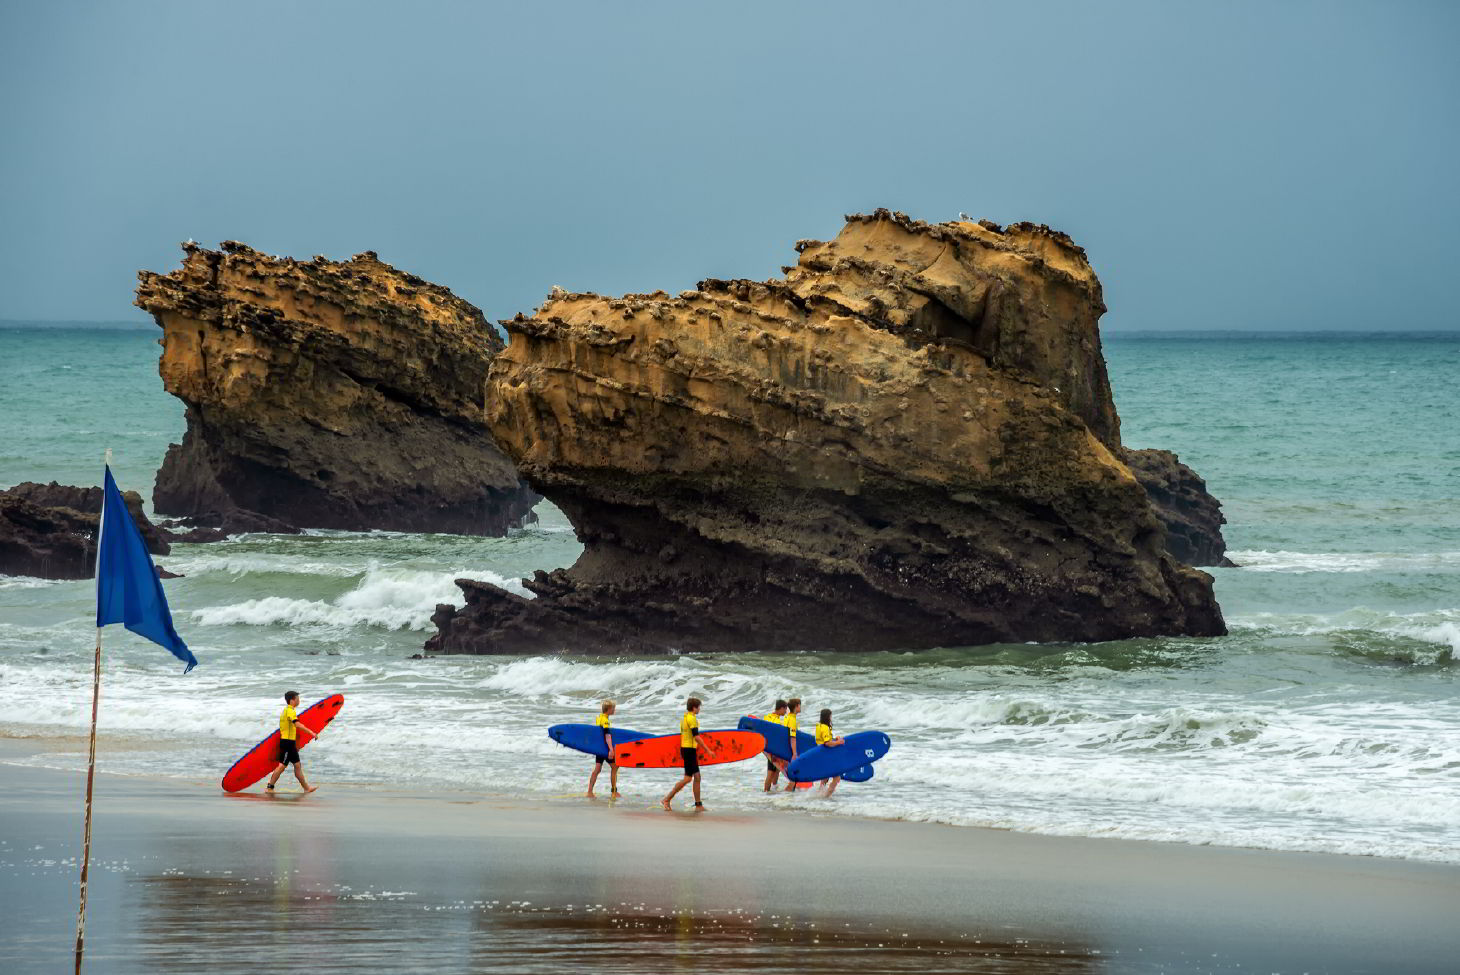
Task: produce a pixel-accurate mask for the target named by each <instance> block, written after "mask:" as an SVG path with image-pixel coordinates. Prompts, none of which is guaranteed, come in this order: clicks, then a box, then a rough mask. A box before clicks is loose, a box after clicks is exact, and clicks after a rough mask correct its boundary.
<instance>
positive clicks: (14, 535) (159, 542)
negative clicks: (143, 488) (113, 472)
mask: <svg viewBox="0 0 1460 975" xmlns="http://www.w3.org/2000/svg"><path fill="white" fill-rule="evenodd" d="M101 498H102V491H101V488H99V487H89V488H83V487H71V486H69V485H66V484H57V483H56V482H55V481H52V482H51V483H49V484H38V483H36V482H35V481H26V482H24V483H22V484H17V485H16V486H15V487H13V488H10V489H9V490H6V491H0V573H3V574H4V575H17V576H38V577H40V578H42V579H88V578H90V577H91V576H92V575H94V574H95V571H96V525H97V522H98V521H99V520H100V516H101ZM122 498H123V500H125V501H126V503H127V510H128V511H130V512H131V513H132V519H133V520H134V521H136V523H137V527H138V528H139V529H140V530H141V532H142V540H143V541H144V542H145V543H146V544H147V550H148V551H149V552H151V553H152V554H153V555H166V554H167V553H168V552H169V551H171V546H170V545H169V544H168V540H167V537H166V535H165V534H164V533H163V532H162V531H160V530H159V529H158V528H156V527H155V526H154V525H153V524H152V523H151V522H150V521H148V520H147V515H146V514H145V513H144V512H143V511H142V496H141V495H140V494H138V493H137V492H136V491H124V492H123V493H122Z"/></svg>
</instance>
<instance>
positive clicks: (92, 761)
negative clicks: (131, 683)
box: [76, 532, 101, 975]
mask: <svg viewBox="0 0 1460 975" xmlns="http://www.w3.org/2000/svg"><path fill="white" fill-rule="evenodd" d="M100 548H101V533H100V532H97V549H98V550H100ZM100 703H101V627H99V626H98V627H97V628H96V661H95V668H94V669H93V671H92V675H91V747H90V749H89V752H88V754H87V758H86V829H85V832H84V834H83V839H82V841H81V906H80V907H79V908H77V911H76V975H81V953H82V952H83V951H84V950H85V946H86V880H87V872H88V870H89V868H90V867H91V786H92V782H93V781H94V780H95V779H96V712H97V709H98V705H100Z"/></svg>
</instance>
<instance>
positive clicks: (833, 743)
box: [816, 708, 846, 797]
mask: <svg viewBox="0 0 1460 975" xmlns="http://www.w3.org/2000/svg"><path fill="white" fill-rule="evenodd" d="M816 744H817V745H819V746H821V747H823V748H838V747H840V746H842V745H845V744H846V739H844V738H838V737H836V735H834V734H832V731H831V708H822V709H821V722H820V723H819V724H817V726H816ZM841 780H842V777H841V776H840V775H838V776H835V777H834V778H830V779H827V780H826V781H825V782H824V783H822V784H823V785H824V786H825V788H826V795H827V796H828V797H830V796H831V794H832V793H833V792H835V791H836V786H837V783H838V782H840V781H841Z"/></svg>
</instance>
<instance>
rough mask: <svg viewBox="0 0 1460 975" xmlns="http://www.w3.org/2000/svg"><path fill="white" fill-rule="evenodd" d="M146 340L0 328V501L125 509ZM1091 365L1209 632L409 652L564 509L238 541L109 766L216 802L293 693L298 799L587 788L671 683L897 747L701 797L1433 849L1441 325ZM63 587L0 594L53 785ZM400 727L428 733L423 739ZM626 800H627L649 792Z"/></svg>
mask: <svg viewBox="0 0 1460 975" xmlns="http://www.w3.org/2000/svg"><path fill="white" fill-rule="evenodd" d="M155 339H156V335H155V333H154V332H151V331H139V332H115V331H112V332H101V331H85V330H64V331H55V330H46V331H41V330H31V331H27V330H0V484H4V485H9V484H11V483H14V482H17V481H21V480H43V481H44V480H52V479H56V480H60V481H62V482H63V483H74V484H88V483H96V481H97V479H98V476H99V473H100V459H101V452H102V450H103V449H104V448H106V447H108V446H109V447H111V448H112V449H113V450H114V452H115V459H114V470H115V472H116V474H117V477H118V480H119V481H120V482H121V484H122V485H123V486H124V487H129V488H135V489H137V490H140V491H142V492H143V494H144V495H146V494H149V493H150V488H151V480H152V475H153V472H154V471H155V470H156V468H157V466H158V465H159V463H160V462H161V459H162V455H163V452H164V451H165V449H166V446H167V444H168V443H169V442H170V441H173V440H177V439H179V438H180V436H181V434H182V428H183V427H182V408H181V406H180V404H179V403H178V402H177V401H175V400H173V399H172V398H171V397H169V396H167V395H166V394H165V393H163V391H162V389H161V384H160V381H159V380H158V378H157V373H156V359H157V354H158V347H157V345H156V341H155ZM1106 353H1107V358H1108V360H1109V364H1110V373H1111V382H1112V385H1113V386H1114V389H1115V396H1116V402H1117V406H1118V407H1119V410H1120V414H1121V418H1122V422H1123V429H1124V437H1125V441H1126V443H1127V444H1129V445H1131V446H1135V447H1147V446H1153V447H1164V448H1167V449H1170V450H1174V451H1176V452H1177V453H1178V454H1180V455H1181V457H1182V459H1183V460H1185V461H1186V462H1187V463H1189V464H1191V465H1192V466H1193V467H1194V468H1195V469H1196V470H1197V471H1198V472H1200V473H1201V474H1202V475H1203V476H1204V477H1206V478H1207V481H1208V483H1209V485H1210V487H1211V489H1212V491H1213V492H1214V493H1215V494H1216V495H1217V496H1218V497H1219V498H1221V499H1222V501H1223V502H1224V504H1225V511H1226V514H1227V518H1228V521H1229V524H1228V526H1227V539H1228V544H1229V547H1230V549H1231V555H1232V557H1233V558H1234V559H1235V560H1236V561H1237V562H1238V563H1240V565H1241V567H1240V568H1235V569H1218V570H1213V574H1214V575H1215V576H1216V578H1217V591H1218V595H1219V598H1220V600H1221V603H1222V606H1223V610H1224V612H1225V614H1226V617H1227V620H1228V623H1229V626H1230V627H1231V630H1232V633H1231V635H1230V636H1228V637H1225V638H1221V639H1186V638H1171V639H1159V640H1132V641H1121V642H1115V643H1108V644H1097V645H1049V646H1034V645H1014V646H995V647H980V648H961V649H960V648H948V649H944V650H936V651H925V652H919V653H901V654H899V653H880V654H830V655H823V656H810V655H800V654H798V655H768V654H742V655H706V656H689V655H682V656H678V657H671V658H654V659H621V660H597V659H589V658H574V657H564V656H555V657H541V658H438V659H430V660H411V659H409V657H410V655H411V654H412V653H415V652H416V651H418V650H419V649H420V646H421V644H422V643H423V641H424V640H425V638H426V637H427V636H428V635H429V633H430V630H431V628H430V625H429V616H430V614H431V612H432V610H433V608H434V606H435V604H436V603H438V602H450V601H457V600H458V599H459V592H458V590H457V589H456V588H455V586H454V585H453V584H452V579H454V578H456V577H458V576H472V577H475V578H479V579H490V580H492V581H497V582H499V583H502V584H508V585H511V584H513V583H512V580H515V579H517V578H518V577H519V576H521V575H523V574H525V573H528V572H530V571H531V570H533V569H537V568H549V569H550V568H554V567H557V566H560V565H567V564H570V563H571V562H572V560H573V559H574V558H575V557H576V554H577V552H578V546H577V543H576V541H575V540H574V537H573V534H572V531H571V528H570V527H569V526H568V525H567V523H566V522H565V521H564V520H563V518H562V516H561V514H559V513H557V512H556V511H555V510H553V509H551V508H550V506H546V505H545V506H543V508H542V509H541V514H542V521H541V522H540V523H539V524H537V525H535V526H532V527H531V528H529V529H526V530H523V531H521V532H518V533H516V534H514V535H512V536H510V537H508V538H505V539H472V538H459V537H452V536H423V535H403V534H394V533H379V532H377V533H365V534H350V533H316V534H310V535H305V536H300V537H273V536H245V537H241V538H238V539H234V540H231V541H228V542H225V543H220V544H217V545H209V546H182V545H180V546H177V547H176V548H175V550H174V552H173V554H172V555H171V556H169V557H167V558H164V559H162V560H160V561H162V563H163V564H164V565H166V566H167V567H168V568H169V569H171V570H172V571H175V572H183V573H185V578H182V579H177V580H173V581H171V582H169V583H168V593H169V597H170V599H171V600H172V603H173V606H174V610H175V614H176V617H177V622H178V628H179V630H180V631H181V632H182V634H183V635H184V637H185V638H186V639H188V641H189V642H190V644H191V645H192V646H193V648H194V650H195V651H196V652H197V655H198V657H199V659H200V661H201V665H200V666H199V668H198V669H197V670H195V671H194V672H193V673H192V674H190V675H188V676H187V677H186V678H183V677H181V676H180V675H179V674H178V668H177V667H175V666H174V665H173V663H172V661H171V658H170V657H167V655H166V654H164V653H163V652H162V651H160V650H156V649H155V648H152V647H151V646H150V645H147V644H145V643H143V642H141V641H139V640H136V639H135V638H133V637H131V636H130V635H128V634H125V633H120V632H119V633H117V634H115V635H111V634H109V635H108V637H107V641H108V658H107V660H108V662H107V674H106V677H105V680H106V686H107V692H106V697H105V700H104V706H103V714H102V726H103V729H104V732H105V734H106V736H107V738H106V742H105V747H104V760H105V762H106V765H107V767H109V768H111V769H113V770H119V771H129V772H137V773H160V772H166V773H168V774H183V775H186V776H190V777H195V778H198V779H200V780H210V779H212V778H214V777H216V776H218V775H221V773H222V771H223V770H224V769H225V768H227V766H228V765H229V764H230V763H231V762H232V761H233V759H234V758H236V757H237V755H238V754H239V753H241V751H242V750H243V749H244V748H245V747H246V746H247V745H249V744H251V743H252V742H253V741H254V740H256V739H257V738H259V737H261V736H262V735H263V733H264V732H265V731H266V730H267V729H268V727H269V725H270V724H271V723H272V721H273V720H274V714H275V712H276V710H277V707H276V704H277V702H276V700H275V699H276V697H277V695H278V693H279V692H280V690H282V689H283V687H284V686H285V685H289V686H295V687H298V688H299V689H300V690H301V691H302V692H303V693H304V695H305V697H306V698H308V699H311V700H312V699H314V698H317V697H322V696H324V695H325V694H327V693H330V692H332V691H337V690H338V691H341V692H343V693H344V694H345V695H346V698H347V703H346V707H345V710H344V711H343V712H342V716H341V719H340V721H339V722H338V723H337V725H336V727H335V728H334V729H332V731H331V733H330V738H329V741H328V742H321V744H320V745H319V746H317V747H316V748H313V749H311V750H310V751H309V752H307V753H306V759H307V761H308V762H309V763H310V765H311V768H312V771H313V774H314V775H316V776H317V777H318V778H319V779H320V780H322V781H326V782H327V781H330V780H339V779H350V780H355V781H363V782H377V781H386V780H390V781H393V782H395V783H400V782H401V781H402V780H406V781H416V782H420V783H421V784H423V785H432V786H437V787H444V788H454V789H463V790H475V791H487V792H494V793H505V794H512V795H526V796H536V797H546V796H557V795H561V794H563V793H566V792H569V791H573V790H577V789H581V787H582V785H583V784H584V781H585V780H586V777H587V771H588V768H587V766H586V765H585V763H584V762H583V761H581V760H580V759H579V758H578V757H576V756H574V755H573V754H571V753H568V752H566V751H564V750H562V749H561V748H559V747H558V746H556V745H554V744H553V743H552V742H550V741H549V740H548V739H547V738H546V736H545V734H544V729H545V728H546V726H547V725H549V724H553V723H557V722H560V721H571V720H590V719H591V714H592V712H593V711H594V710H596V707H595V702H596V701H597V699H599V698H600V697H603V696H613V697H615V698H617V700H618V701H619V719H618V722H619V724H620V725H622V726H624V727H631V728H638V729H640V730H645V731H662V730H667V729H669V728H671V727H672V726H673V723H674V721H675V720H677V717H678V713H679V712H678V705H679V703H680V702H681V701H682V699H683V698H684V697H685V696H686V695H687V694H690V693H697V694H699V696H701V697H703V698H705V699H706V702H707V703H706V708H705V713H704V721H705V724H706V726H707V727H709V726H721V727H726V726H733V725H734V723H735V720H736V718H737V717H738V716H739V715H740V714H743V713H746V712H748V711H751V710H761V711H763V710H765V709H766V707H767V706H768V704H769V702H770V701H771V700H772V699H773V698H775V697H778V696H779V697H785V696H791V695H799V696H801V697H803V698H805V699H806V701H807V709H808V711H811V712H813V713H814V711H815V710H818V709H819V708H821V707H823V706H828V707H832V708H834V709H835V710H836V714H837V723H838V728H839V729H843V730H847V731H851V730H857V729H859V728H865V727H877V728H881V729H882V730H885V731H887V732H888V733H889V734H891V735H892V736H893V739H894V746H893V751H892V753H891V754H890V755H889V756H888V757H887V759H885V760H884V761H883V762H882V763H879V765H878V773H877V777H876V779H875V780H874V781H873V782H871V783H867V784H863V785H856V786H853V785H846V786H844V787H843V788H842V789H841V790H839V791H838V793H837V796H836V797H835V798H834V799H833V800H831V801H829V802H827V801H817V800H811V799H806V798H799V797H798V798H789V799H787V798H780V797H777V798H773V799H767V798H764V797H762V796H761V795H760V794H759V792H758V791H757V786H758V783H759V779H760V776H761V774H762V772H763V766H762V767H759V768H757V767H755V763H745V764H744V765H742V766H730V767H723V768H718V769H714V770H712V771H711V773H710V774H709V775H708V776H707V779H708V781H707V784H706V788H707V790H708V791H709V794H710V795H711V796H712V797H714V798H715V800H716V801H717V804H718V805H720V806H726V805H728V806H730V807H732V808H734V807H737V806H758V805H768V806H770V807H772V808H775V809H778V810H782V811H784V812H785V813H786V814H787V815H806V814H808V813H816V814H846V815H869V816H886V817H894V818H909V819H930V820H936V821H942V822H949V823H954V824H973V825H994V826H1003V827H1009V828H1014V829H1027V830H1036V831H1043V832H1053V833H1066V834H1081V835H1108V836H1127V837H1140V838H1150V839H1167V840H1176V841H1184V842H1197V843H1219V844H1230V845H1243V846H1261V847H1273V848H1283V849H1299V850H1331V851H1339V852H1348V853H1356V854H1385V855H1397V856H1407V857H1417V858H1424V859H1437V860H1448V861H1460V789H1457V786H1460V704H1457V703H1456V700H1455V692H1456V689H1457V680H1456V678H1457V675H1460V668H1457V665H1456V663H1455V655H1456V653H1457V651H1460V408H1457V406H1456V398H1457V397H1456V386H1457V380H1460V333H1456V334H1450V335H1440V336H1436V335H1429V336H1382V337H1379V336H1334V335H1329V336H1289V337H1276V338H1251V337H1246V338H1244V337H1240V336H1207V337H1198V338H1153V337H1141V338H1132V337H1108V338H1107V343H1106ZM90 595H91V591H90V584H89V583H86V582H43V581H40V580H31V579H23V578H4V577H0V734H9V735H22V736H39V737H43V738H52V739H58V742H55V743H53V744H55V745H56V746H57V747H56V750H53V751H52V752H51V753H50V754H48V755H47V756H46V757H45V759H44V760H43V761H45V762H46V763H47V764H58V765H69V766H75V765H78V764H81V763H83V762H84V759H85V756H84V755H83V754H82V752H81V750H80V748H78V747H74V743H75V741H76V739H75V736H76V735H77V734H78V733H79V732H80V731H81V730H82V729H83V728H84V727H85V722H86V719H87V716H88V706H89V694H90V670H89V667H90V644H91V638H92V634H93V631H92V629H91V625H90V623H89V621H88V614H89V613H90V611H91V606H90ZM36 701H46V702H48V703H47V706H46V707H45V708H36V707H35V706H34V702H36ZM403 713H409V714H410V715H412V720H413V721H418V722H419V723H420V724H421V725H423V726H425V727H430V728H438V729H439V728H442V727H449V728H451V729H452V730H453V734H451V735H450V736H440V740H437V739H436V738H433V739H432V740H430V741H429V742H428V743H427V745H428V747H425V748H422V747H418V745H417V743H416V740H415V737H414V736H409V735H405V736H403V735H402V733H401V715H402V714H403ZM38 761H40V760H38ZM624 782H625V786H626V788H627V790H628V791H629V792H630V793H632V794H642V795H644V796H650V795H654V794H658V793H659V791H660V790H661V789H662V788H663V787H664V786H665V782H666V776H665V775H664V774H661V773H656V772H644V771H626V772H625V773H624ZM561 801H567V800H561Z"/></svg>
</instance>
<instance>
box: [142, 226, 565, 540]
mask: <svg viewBox="0 0 1460 975" xmlns="http://www.w3.org/2000/svg"><path fill="white" fill-rule="evenodd" d="M183 250H184V251H185V257H184V259H183V265H182V267H181V269H179V270H177V271H173V272H172V273H171V274H166V275H160V274H153V273H151V272H148V271H143V272H141V273H140V274H139V275H138V277H139V279H140V281H141V283H140V284H139V285H138V288H137V305H138V306H139V307H141V308H143V309H145V310H147V311H149V312H151V313H152V315H153V317H154V318H156V320H157V322H158V324H159V325H161V326H162V329H163V338H162V346H163V353H162V363H161V372H162V380H163V384H164V386H166V388H167V390H168V392H170V393H172V394H173V395H175V396H177V397H178V398H180V399H181V400H182V401H183V402H184V403H186V404H187V432H186V433H185V434H184V436H183V442H182V443H181V444H180V445H179V444H174V445H173V446H172V448H171V449H169V451H168V453H167V457H166V459H165V460H164V461H163V465H162V469H161V470H160V471H159V472H158V474H157V485H156V489H155V491H154V493H153V499H152V500H153V504H154V505H155V506H156V508H157V510H158V511H159V512H163V513H166V514H170V515H182V516H187V517H189V518H191V519H193V520H194V521H195V522H196V523H200V524H212V525H222V526H225V528H226V527H227V526H230V525H236V526H241V527H246V526H249V525H260V524H262V525H265V526H267V525H269V524H271V523H277V522H282V523H285V524H287V525H296V526H303V527H312V528H341V529H355V530H363V529H372V528H382V529H394V530H399V531H428V532H455V533H461V534H480V535H500V534H503V533H505V532H506V530H507V529H508V528H509V527H511V526H512V525H515V524H517V523H519V522H520V521H521V520H522V519H523V517H524V516H526V515H527V514H528V513H529V511H530V510H531V508H532V505H533V503H534V502H535V501H536V500H537V498H536V495H534V494H533V493H532V491H531V490H529V489H528V488H527V487H526V485H524V484H523V483H522V482H521V480H520V479H519V478H518V476H517V472H516V470H515V469H514V468H513V466H512V464H511V462H509V461H508V460H507V459H506V458H505V457H503V456H502V454H501V452H500V451H499V450H497V448H496V447H495V446H494V445H493V444H492V440H491V437H490V435H489V434H488V432H487V428H486V425H485V423H484V422H483V419H482V394H483V388H484V384H485V380H486V374H487V367H488V365H489V364H490V362H491V359H492V357H493V356H494V355H496V354H497V352H498V351H500V349H501V348H502V340H501V338H500V337H499V336H498V335H497V333H496V331H495V330H494V329H492V327H491V326H490V325H489V324H488V323H487V321H486V319H485V318H483V316H482V313H481V312H480V311H479V310H478V309H477V308H475V307H474V306H472V305H470V304H468V303H467V302H465V301H463V300H461V299H460V298H458V297H456V296H455V295H453V294H452V293H451V292H450V291H448V290H447V289H445V288H441V287H438V286H436V285H433V284H430V283H428V282H426V281H423V280H422V279H420V278H418V277H416V276H415V275H411V274H405V273H403V272H401V271H398V270H396V269H395V268H393V267H391V266H390V265H388V264H384V263H382V262H381V261H380V260H379V259H377V257H376V256H375V254H373V253H371V252H366V253H364V254H359V255H357V256H355V257H353V258H351V259H350V260H348V261H345V262H343V263H336V262H333V261H327V260H325V259H324V258H322V257H316V258H315V259H314V260H313V261H310V262H300V261H294V260H290V259H288V258H279V257H270V256H268V255H265V254H260V253H259V252H257V251H255V250H253V249H251V248H249V247H246V246H244V245H243V244H239V243H237V242H235V241H227V242H225V243H224V244H223V245H222V250H221V251H210V250H204V249H202V248H200V247H198V246H197V245H195V244H193V243H191V242H189V243H188V244H185V245H184V246H183ZM256 516H263V517H262V520H261V519H260V518H258V517H256ZM271 520H272V521H271Z"/></svg>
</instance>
